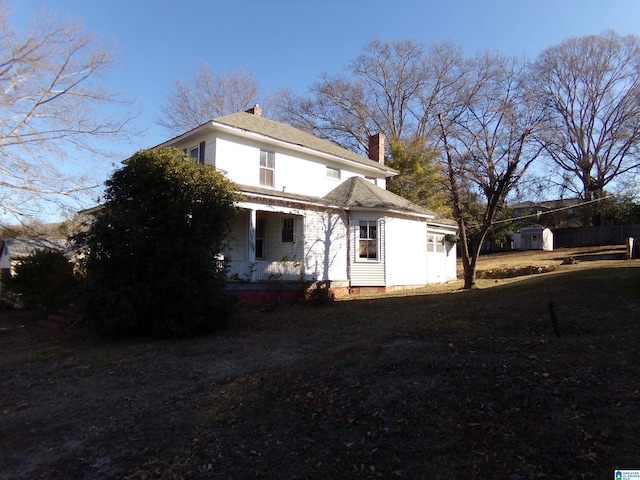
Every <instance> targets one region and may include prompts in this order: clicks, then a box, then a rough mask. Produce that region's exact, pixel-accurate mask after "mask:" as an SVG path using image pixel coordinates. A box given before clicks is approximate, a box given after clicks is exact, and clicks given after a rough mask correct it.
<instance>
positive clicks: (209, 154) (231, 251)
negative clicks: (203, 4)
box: [154, 106, 456, 299]
mask: <svg viewBox="0 0 640 480" xmlns="http://www.w3.org/2000/svg"><path fill="white" fill-rule="evenodd" d="M169 146H171V147H177V148H179V149H181V150H183V151H185V152H186V153H187V154H188V155H190V156H191V157H193V158H194V160H195V161H197V162H199V163H203V164H209V165H213V166H215V167H216V168H217V169H219V170H222V171H224V172H225V173H226V175H227V177H228V178H229V179H231V180H232V181H234V182H235V183H236V184H238V185H239V190H240V192H241V193H242V194H243V195H244V200H243V201H242V202H240V204H239V206H240V207H241V213H240V214H239V215H238V218H237V220H236V222H235V224H234V226H233V228H232V230H231V233H230V237H229V242H228V246H227V248H226V249H225V251H224V252H223V253H224V257H225V260H226V261H227V263H228V265H229V280H230V282H229V288H230V289H233V290H236V291H237V292H238V293H239V295H240V297H241V299H243V298H246V296H247V295H246V294H244V293H242V292H249V291H253V292H255V291H264V290H269V289H270V288H276V287H277V288H280V289H282V288H284V287H283V284H284V283H286V282H294V283H295V282H297V283H298V284H300V283H301V282H302V281H304V282H309V281H322V282H325V284H326V285H328V286H329V288H330V289H331V290H332V291H333V292H334V293H335V294H336V295H340V294H347V293H349V292H350V293H361V292H363V291H370V292H379V291H387V290H392V289H398V288H408V287H418V286H422V285H426V284H429V283H437V282H446V281H447V280H449V279H453V278H455V276H456V254H455V252H456V250H455V248H454V244H452V243H448V242H446V241H445V236H447V235H451V237H453V236H454V235H455V233H456V224H455V222H453V221H452V220H449V219H444V218H440V217H438V216H436V215H435V214H434V213H433V212H430V211H429V210H426V209H424V208H422V207H420V206H418V205H416V204H413V203H411V202H409V201H408V200H406V199H404V198H402V197H399V196H397V195H395V194H393V193H391V192H389V191H387V190H386V180H387V178H389V177H392V176H394V175H396V173H397V172H396V171H395V170H393V169H391V168H389V167H388V166H386V165H385V164H384V135H376V136H373V137H372V138H371V141H370V148H369V150H370V157H371V158H366V157H363V156H361V155H358V154H356V153H354V152H351V151H349V150H346V149H344V148H342V147H339V146H337V145H335V144H333V143H330V142H328V141H325V140H322V139H319V138H317V137H315V136H313V135H310V134H308V133H306V132H303V131H301V130H299V129H296V128H293V127H290V126H288V125H284V124H282V123H278V122H275V121H272V120H268V119H266V118H262V117H261V116H260V109H259V107H257V106H256V107H254V108H253V109H251V110H249V111H247V112H241V113H236V114H233V115H227V116H224V117H220V118H217V119H215V120H212V121H210V122H207V123H205V124H203V125H201V126H199V127H197V128H195V129H193V130H191V131H189V132H186V133H184V134H182V135H180V136H178V137H175V138H173V139H171V140H169V141H167V142H164V143H162V144H160V145H158V146H156V147H154V148H162V147H169ZM451 237H447V238H451ZM274 285H275V286H276V287H274Z"/></svg>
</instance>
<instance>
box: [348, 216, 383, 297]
mask: <svg viewBox="0 0 640 480" xmlns="http://www.w3.org/2000/svg"><path fill="white" fill-rule="evenodd" d="M360 220H368V221H371V220H377V221H378V242H379V243H378V259H377V260H375V261H374V260H367V259H361V258H359V257H358V239H359V231H360ZM385 236H386V233H385V221H384V218H380V217H375V216H368V215H367V216H356V215H354V216H353V217H352V223H351V285H352V286H354V287H380V286H385V285H386V281H385V273H386V272H385V250H386V248H385V245H386V242H385Z"/></svg>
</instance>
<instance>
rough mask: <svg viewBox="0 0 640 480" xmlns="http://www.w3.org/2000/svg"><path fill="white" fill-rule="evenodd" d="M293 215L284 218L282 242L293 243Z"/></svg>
mask: <svg viewBox="0 0 640 480" xmlns="http://www.w3.org/2000/svg"><path fill="white" fill-rule="evenodd" d="M293 225H294V223H293V217H287V218H283V219H282V243H293Z"/></svg>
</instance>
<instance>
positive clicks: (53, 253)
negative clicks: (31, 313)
mask: <svg viewBox="0 0 640 480" xmlns="http://www.w3.org/2000/svg"><path fill="white" fill-rule="evenodd" d="M4 283H5V287H6V289H7V290H8V291H10V292H12V293H17V294H20V295H21V300H22V303H23V304H24V306H25V307H28V308H42V309H43V310H45V311H47V312H52V311H54V310H55V309H56V308H58V307H62V306H64V305H66V304H67V303H68V302H69V301H70V299H71V294H72V291H73V290H74V288H75V287H76V286H77V284H78V281H77V280H76V277H75V276H74V273H73V264H72V263H71V262H70V261H69V259H68V258H67V257H66V256H65V254H64V252H62V251H60V250H55V249H51V248H42V249H37V250H34V251H33V252H32V253H31V254H30V255H29V256H27V257H26V258H24V259H22V260H21V261H20V262H19V263H18V264H17V265H16V267H15V273H14V275H13V276H11V277H8V278H6V279H5V280H4Z"/></svg>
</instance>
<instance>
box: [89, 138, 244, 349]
mask: <svg viewBox="0 0 640 480" xmlns="http://www.w3.org/2000/svg"><path fill="white" fill-rule="evenodd" d="M106 186H107V189H106V194H105V199H106V202H105V203H104V205H103V207H102V209H101V210H100V212H99V214H98V215H97V217H96V219H95V221H94V222H93V224H92V225H91V227H90V229H89V230H88V232H87V233H86V234H84V236H83V237H80V238H79V239H78V243H79V246H81V247H83V248H84V249H85V254H84V265H83V266H84V271H85V274H86V282H85V286H84V293H83V295H82V296H81V301H80V305H81V309H82V311H83V314H84V315H85V318H86V319H87V321H88V322H89V324H90V325H92V326H93V327H94V329H95V330H96V331H97V332H98V333H100V334H103V335H107V336H133V335H144V336H155V337H185V336H192V335H200V334H206V333H210V332H212V331H214V330H215V329H218V328H221V327H224V326H226V324H227V322H228V319H229V316H230V315H231V311H232V304H231V302H230V300H229V299H228V298H227V297H226V296H225V294H224V293H223V288H224V283H225V271H224V268H223V266H222V265H221V263H220V262H219V261H218V260H217V258H216V255H217V254H218V253H219V252H221V251H222V247H223V242H224V240H225V238H226V236H227V233H228V230H229V226H230V222H231V221H232V219H233V216H234V214H235V207H234V204H235V202H236V201H237V200H238V196H237V194H236V193H235V192H236V188H235V185H234V184H233V183H232V182H231V181H229V180H228V179H227V178H226V177H225V176H224V175H223V174H222V173H220V172H219V171H217V170H216V169H215V168H214V167H212V166H210V165H199V164H196V163H194V161H193V159H192V158H190V157H188V156H187V155H186V154H184V153H183V152H181V151H179V150H177V149H175V148H165V149H159V150H149V151H143V152H139V153H137V154H135V155H134V156H133V157H132V158H130V159H129V160H128V162H127V164H126V166H125V167H123V168H122V169H120V170H118V171H116V172H115V173H114V174H113V175H112V177H111V178H110V179H109V180H108V181H107V183H106Z"/></svg>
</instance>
